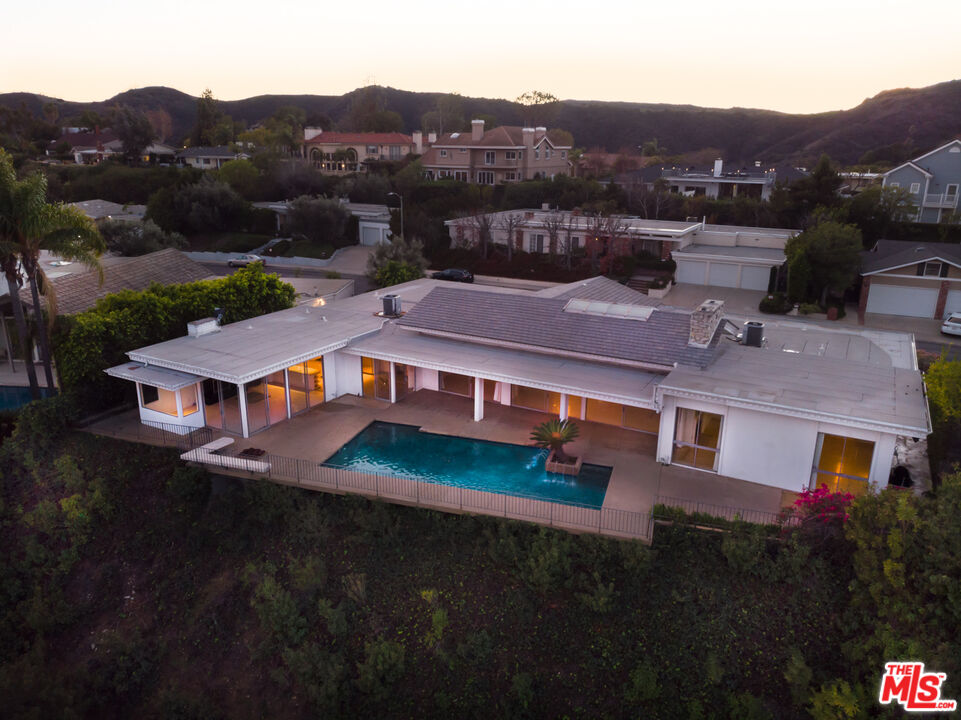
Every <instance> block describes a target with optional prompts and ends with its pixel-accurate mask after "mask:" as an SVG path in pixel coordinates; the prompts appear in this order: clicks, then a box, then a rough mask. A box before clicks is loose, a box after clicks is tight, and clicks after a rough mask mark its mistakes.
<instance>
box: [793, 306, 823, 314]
mask: <svg viewBox="0 0 961 720" xmlns="http://www.w3.org/2000/svg"><path fill="white" fill-rule="evenodd" d="M798 312H800V313H801V314H802V315H811V314H812V313H819V312H823V311H822V310H821V306H820V305H818V304H817V303H801V305H800V307H798Z"/></svg>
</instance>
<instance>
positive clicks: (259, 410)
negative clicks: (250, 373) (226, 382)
mask: <svg viewBox="0 0 961 720" xmlns="http://www.w3.org/2000/svg"><path fill="white" fill-rule="evenodd" d="M244 391H245V392H246V394H247V430H248V432H249V433H250V434H251V435H253V434H254V433H255V432H257V431H258V430H263V429H264V428H265V427H267V423H268V418H267V383H266V382H264V378H258V379H257V380H252V381H251V382H249V383H247V384H246V385H245V386H244Z"/></svg>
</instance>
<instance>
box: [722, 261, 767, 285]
mask: <svg viewBox="0 0 961 720" xmlns="http://www.w3.org/2000/svg"><path fill="white" fill-rule="evenodd" d="M739 270H740V265H732V264H730V263H716V262H712V263H711V267H710V270H709V271H708V278H707V284H708V285H718V286H719V287H729V288H736V287H737V276H738V271H739ZM764 289H765V290H767V285H765V286H764Z"/></svg>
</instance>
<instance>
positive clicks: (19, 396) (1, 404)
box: [0, 385, 50, 410]
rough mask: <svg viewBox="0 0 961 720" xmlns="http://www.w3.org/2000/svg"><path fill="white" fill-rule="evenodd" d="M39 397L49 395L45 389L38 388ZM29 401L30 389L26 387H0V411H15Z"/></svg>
mask: <svg viewBox="0 0 961 720" xmlns="http://www.w3.org/2000/svg"><path fill="white" fill-rule="evenodd" d="M40 395H41V396H42V397H48V396H49V395H50V393H49V391H48V390H47V388H40ZM31 399H32V398H31V396H30V388H28V387H18V386H16V385H0V410H16V409H17V408H18V407H20V406H22V405H26V404H27V403H28V402H30V400H31Z"/></svg>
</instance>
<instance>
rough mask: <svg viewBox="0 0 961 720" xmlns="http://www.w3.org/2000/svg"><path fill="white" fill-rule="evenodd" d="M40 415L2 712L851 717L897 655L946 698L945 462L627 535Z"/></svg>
mask: <svg viewBox="0 0 961 720" xmlns="http://www.w3.org/2000/svg"><path fill="white" fill-rule="evenodd" d="M63 409H64V408H63V406H62V403H61V401H52V402H48V403H40V404H37V405H31V406H29V407H28V408H27V409H26V410H24V411H23V412H22V413H21V417H20V421H19V425H18V428H17V430H16V431H15V432H14V434H13V436H11V437H10V438H8V439H7V441H6V442H5V443H4V445H3V448H2V451H0V460H2V462H3V467H4V474H3V483H2V495H0V498H2V503H0V540H2V543H3V547H4V554H3V560H2V562H0V593H2V594H0V695H2V697H3V698H4V714H6V715H7V716H9V717H18V718H48V717H62V718H98V719H100V718H107V719H109V718H130V717H137V718H164V719H170V720H173V719H174V718H178V719H182V718H205V719H210V718H260V717H272V718H281V719H283V718H308V717H326V718H338V717H343V718H357V717H382V718H395V717H396V718H414V717H417V718H422V717H458V718H472V717H476V718H489V717H492V716H493V717H512V718H525V717H571V718H598V717H607V718H621V717H624V718H636V717H646V718H678V717H696V718H710V717H713V718H727V717H730V718H758V719H761V718H771V719H773V718H779V719H780V718H787V719H790V718H806V717H810V716H813V717H815V718H824V719H826V718H833V717H842V716H843V717H869V716H875V715H876V714H877V712H878V710H879V708H878V706H877V704H876V700H875V698H876V694H875V693H876V690H875V687H876V680H877V678H878V677H879V674H880V672H881V662H882V661H883V660H885V659H890V658H891V657H902V656H904V657H907V656H910V657H912V658H914V657H920V658H923V659H924V660H925V661H926V662H927V663H928V666H929V667H931V668H936V669H937V670H938V671H943V672H947V673H948V683H947V686H946V688H945V693H944V696H945V697H956V696H957V694H958V692H957V690H958V688H959V685H958V680H957V678H958V677H959V676H958V672H959V671H961V667H959V665H958V658H959V657H961V653H959V648H958V644H957V643H958V630H959V628H961V618H959V616H958V608H957V604H956V603H954V604H952V602H951V598H952V597H956V596H957V591H958V586H957V582H958V581H957V578H958V569H959V567H958V562H959V557H961V555H959V554H958V553H957V552H955V551H956V550H957V548H958V542H959V538H961V536H959V534H958V530H957V523H956V522H953V523H952V522H948V518H949V517H950V516H951V514H952V513H954V512H955V511H956V504H957V502H958V501H959V498H961V495H959V488H961V477H954V478H947V479H946V480H945V483H944V485H942V488H941V490H940V493H941V494H940V498H939V499H929V500H925V501H920V500H913V499H912V498H911V496H910V495H909V494H905V493H901V494H900V495H898V494H896V493H895V494H891V493H886V494H885V495H884V496H882V497H881V498H868V499H866V500H864V501H860V502H859V503H858V504H857V505H856V506H855V507H852V509H851V517H852V520H851V522H850V524H849V528H848V529H847V532H846V533H845V535H844V536H842V535H841V534H840V533H839V525H838V524H837V522H835V521H833V520H832V521H831V522H830V523H829V524H827V525H826V526H821V525H820V524H818V525H815V526H812V527H811V528H809V529H808V530H807V531H804V532H801V533H799V534H796V535H794V536H792V537H789V538H785V539H783V540H781V541H777V540H773V539H766V535H765V531H764V530H763V529H759V530H756V531H751V530H747V529H743V528H742V529H741V530H739V531H737V532H735V533H717V532H707V533H704V532H700V531H695V530H689V529H685V528H683V527H681V526H674V527H671V526H663V527H660V528H659V529H658V530H657V532H656V535H655V543H654V547H653V549H649V548H647V547H646V546H643V545H641V544H638V543H630V542H622V541H616V540H610V539H602V538H597V537H593V536H573V535H568V534H566V533H563V532H558V531H552V530H548V529H544V528H537V527H535V526H531V525H526V524H519V523H513V522H507V521H499V520H496V519H489V518H473V517H470V516H459V515H447V514H441V513H434V512H429V511H423V510H417V509H412V508H404V507H399V506H390V505H382V504H378V503H372V502H369V501H367V500H365V499H361V498H358V497H339V496H332V495H326V494H322V493H311V492H308V491H302V490H298V489H293V488H286V487H282V486H277V485H272V484H270V483H268V482H266V481H258V480H250V481H239V480H229V479H225V478H215V477H211V476H208V475H206V474H205V473H204V472H202V471H199V470H196V469H192V468H188V467H186V466H184V465H183V464H182V463H180V461H179V460H178V459H177V455H176V452H175V451H172V450H164V449H156V448H149V447H144V446H138V445H134V444H128V443H123V442H119V441H112V440H107V439H103V438H98V437H95V436H92V435H88V434H84V433H71V432H69V431H67V430H66V428H65V414H64V412H63ZM41 429H42V430H43V431H42V432H41ZM892 492H893V491H892ZM832 517H834V518H836V517H837V513H834V514H833V515H832ZM919 600H923V602H919ZM845 708H846V709H848V710H850V712H851V714H845V715H842V714H841V713H842V710H844V709H845ZM809 709H810V714H809V712H808V710H809ZM845 712H846V711H845Z"/></svg>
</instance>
